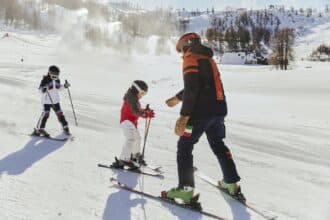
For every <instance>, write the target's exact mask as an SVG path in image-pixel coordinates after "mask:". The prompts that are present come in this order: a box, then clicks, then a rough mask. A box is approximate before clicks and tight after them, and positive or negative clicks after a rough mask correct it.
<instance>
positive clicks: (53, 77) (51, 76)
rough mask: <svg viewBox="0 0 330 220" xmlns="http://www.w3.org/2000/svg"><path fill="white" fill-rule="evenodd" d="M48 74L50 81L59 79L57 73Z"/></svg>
mask: <svg viewBox="0 0 330 220" xmlns="http://www.w3.org/2000/svg"><path fill="white" fill-rule="evenodd" d="M48 74H49V76H50V78H51V79H52V80H57V79H58V77H59V73H54V72H48Z"/></svg>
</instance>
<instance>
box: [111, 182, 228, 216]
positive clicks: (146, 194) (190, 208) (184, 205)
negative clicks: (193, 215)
mask: <svg viewBox="0 0 330 220" xmlns="http://www.w3.org/2000/svg"><path fill="white" fill-rule="evenodd" d="M110 181H111V182H112V183H113V184H114V185H115V186H117V187H119V188H121V189H125V190H127V191H130V192H133V193H136V194H139V195H143V196H146V197H149V198H152V199H156V200H159V201H162V202H166V203H169V204H172V205H175V206H179V207H181V208H184V209H189V210H192V211H194V212H198V213H200V214H202V215H205V216H208V217H211V218H214V219H220V220H226V219H225V218H223V217H220V216H218V215H215V214H212V213H209V212H206V211H203V210H202V209H201V207H200V205H199V207H198V208H196V206H195V205H193V204H184V203H178V202H176V201H175V200H172V199H168V198H164V197H161V196H155V195H152V194H149V193H146V192H143V191H140V190H136V189H133V188H131V187H129V186H127V185H125V184H124V183H122V182H120V181H118V180H117V179H116V178H110ZM196 204H199V203H197V202H196Z"/></svg>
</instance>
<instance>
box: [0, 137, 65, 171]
mask: <svg viewBox="0 0 330 220" xmlns="http://www.w3.org/2000/svg"><path fill="white" fill-rule="evenodd" d="M65 143H66V142H65V141H54V140H49V139H46V138H40V137H31V139H30V140H29V142H27V143H26V144H25V146H24V147H23V148H22V149H21V150H19V151H16V152H14V153H11V154H9V155H8V156H6V157H5V158H3V159H1V160H0V176H1V175H2V174H3V173H7V174H8V175H20V174H22V173H24V172H25V171H26V170H27V169H28V168H30V167H32V166H33V164H34V163H36V162H38V161H39V160H41V159H42V158H44V157H46V156H47V155H48V154H50V153H52V152H54V151H56V150H58V149H59V148H61V147H62V146H63V145H64V144H65Z"/></svg>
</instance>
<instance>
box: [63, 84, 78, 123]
mask: <svg viewBox="0 0 330 220" xmlns="http://www.w3.org/2000/svg"><path fill="white" fill-rule="evenodd" d="M65 83H68V80H65ZM67 89H68V94H69V98H70V103H71V108H72V112H73V117H74V120H75V123H76V126H78V122H77V116H76V112H75V111H74V107H73V103H72V98H71V93H70V89H69V87H68V88H67Z"/></svg>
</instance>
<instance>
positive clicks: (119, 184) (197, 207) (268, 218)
mask: <svg viewBox="0 0 330 220" xmlns="http://www.w3.org/2000/svg"><path fill="white" fill-rule="evenodd" d="M107 168H110V167H107ZM133 172H134V171H133ZM138 173H141V174H144V173H143V172H140V171H138ZM195 174H196V175H197V176H198V177H199V178H201V179H202V180H203V181H205V182H207V183H209V184H211V185H212V186H214V187H216V188H217V189H219V190H220V191H222V192H224V193H226V195H228V196H230V197H232V198H233V199H235V200H236V201H238V202H240V203H241V204H242V205H244V206H246V207H247V208H249V209H250V210H252V211H253V212H255V213H257V214H258V215H260V216H261V217H263V218H264V219H266V220H275V219H277V216H270V215H268V214H266V213H265V212H263V211H260V210H258V209H257V208H256V207H255V206H253V205H252V204H250V203H248V202H246V199H245V197H244V196H243V194H242V193H239V194H238V195H234V196H233V195H231V194H229V193H228V191H226V190H223V189H222V188H220V187H219V185H218V183H217V181H215V180H213V179H212V178H210V177H208V176H207V175H205V174H203V173H202V172H200V171H199V170H198V169H197V168H195ZM146 175H148V174H146ZM110 181H111V182H112V183H113V184H114V185H115V186H117V187H119V188H121V189H125V190H127V191H130V192H133V193H136V194H140V195H143V196H146V197H149V198H152V199H156V200H160V201H163V202H166V203H169V204H172V205H176V206H179V207H182V208H185V209H189V210H192V211H195V212H198V213H200V214H202V215H205V216H208V217H212V218H214V219H222V220H223V219H226V218H224V217H221V216H218V215H215V214H213V213H210V212H207V211H204V210H202V208H201V205H200V203H198V202H197V201H196V202H193V203H190V204H186V203H180V202H178V201H176V200H173V199H169V198H167V197H166V192H164V191H163V192H162V193H161V196H155V195H152V194H149V193H146V192H143V191H140V190H136V189H133V188H131V187H129V186H127V185H125V184H124V183H122V182H120V181H118V180H117V179H115V178H111V179H110Z"/></svg>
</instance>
